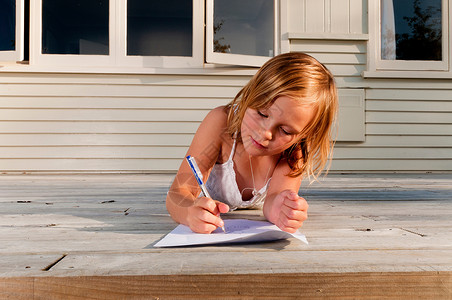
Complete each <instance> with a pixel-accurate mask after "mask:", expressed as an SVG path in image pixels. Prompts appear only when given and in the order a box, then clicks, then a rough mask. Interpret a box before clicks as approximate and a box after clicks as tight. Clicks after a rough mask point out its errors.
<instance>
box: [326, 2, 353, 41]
mask: <svg viewBox="0 0 452 300" xmlns="http://www.w3.org/2000/svg"><path fill="white" fill-rule="evenodd" d="M329 4H330V20H329V21H330V28H331V29H330V32H332V33H349V32H350V18H351V16H350V8H351V7H350V0H333V1H329Z"/></svg>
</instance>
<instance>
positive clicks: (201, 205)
mask: <svg viewBox="0 0 452 300" xmlns="http://www.w3.org/2000/svg"><path fill="white" fill-rule="evenodd" d="M228 211H229V206H228V205H226V204H224V203H222V202H219V201H216V200H213V199H211V198H207V197H200V198H198V199H196V200H195V202H194V203H193V205H192V206H191V207H189V208H188V217H187V221H188V226H189V227H190V229H191V230H192V231H193V232H197V233H211V232H212V231H214V230H215V229H217V228H218V227H222V226H224V222H223V220H222V219H221V218H220V213H227V212H228Z"/></svg>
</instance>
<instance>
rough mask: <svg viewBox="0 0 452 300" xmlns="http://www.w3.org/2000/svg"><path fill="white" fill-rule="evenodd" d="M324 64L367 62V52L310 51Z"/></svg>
mask: <svg viewBox="0 0 452 300" xmlns="http://www.w3.org/2000/svg"><path fill="white" fill-rule="evenodd" d="M308 54H310V55H312V56H313V57H315V58H316V59H317V60H318V61H320V62H321V63H323V64H339V63H340V64H365V63H366V60H367V58H366V55H365V54H349V53H345V54H342V53H308Z"/></svg>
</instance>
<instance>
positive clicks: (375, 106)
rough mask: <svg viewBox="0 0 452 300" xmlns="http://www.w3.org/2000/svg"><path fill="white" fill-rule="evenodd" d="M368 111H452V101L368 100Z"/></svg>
mask: <svg viewBox="0 0 452 300" xmlns="http://www.w3.org/2000/svg"><path fill="white" fill-rule="evenodd" d="M366 110H367V111H388V112H391V111H392V112H396V111H405V112H448V113H452V100H451V101H434V100H429V101H406V100H402V101H401V100H383V101H381V100H369V99H368V100H367V101H366Z"/></svg>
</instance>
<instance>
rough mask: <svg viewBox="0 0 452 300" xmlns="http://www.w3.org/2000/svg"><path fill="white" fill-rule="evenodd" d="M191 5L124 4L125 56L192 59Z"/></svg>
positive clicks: (186, 0) (186, 1)
mask: <svg viewBox="0 0 452 300" xmlns="http://www.w3.org/2000/svg"><path fill="white" fill-rule="evenodd" d="M192 39H193V1H191V0H166V1H140V0H128V1H127V55H143V56H145V55H146V56H192V52H193V50H192V48H193V47H192V43H193V42H192Z"/></svg>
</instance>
